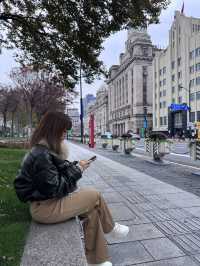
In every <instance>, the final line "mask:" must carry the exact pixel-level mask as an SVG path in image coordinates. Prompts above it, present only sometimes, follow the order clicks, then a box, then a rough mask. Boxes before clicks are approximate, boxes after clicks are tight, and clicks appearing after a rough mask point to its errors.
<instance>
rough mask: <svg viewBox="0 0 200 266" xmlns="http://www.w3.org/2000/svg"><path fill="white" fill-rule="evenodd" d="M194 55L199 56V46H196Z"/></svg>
mask: <svg viewBox="0 0 200 266" xmlns="http://www.w3.org/2000/svg"><path fill="white" fill-rule="evenodd" d="M195 55H196V56H200V47H198V48H196V50H195Z"/></svg>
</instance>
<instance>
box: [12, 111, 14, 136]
mask: <svg viewBox="0 0 200 266" xmlns="http://www.w3.org/2000/svg"><path fill="white" fill-rule="evenodd" d="M13 129H14V112H12V116H11V137H14V130H13Z"/></svg>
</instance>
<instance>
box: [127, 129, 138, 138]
mask: <svg viewBox="0 0 200 266" xmlns="http://www.w3.org/2000/svg"><path fill="white" fill-rule="evenodd" d="M127 135H129V136H130V137H131V138H132V139H134V140H140V135H139V134H136V133H133V132H132V131H131V130H128V132H127Z"/></svg>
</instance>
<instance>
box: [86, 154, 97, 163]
mask: <svg viewBox="0 0 200 266" xmlns="http://www.w3.org/2000/svg"><path fill="white" fill-rule="evenodd" d="M96 158H97V156H96V155H95V156H92V157H91V158H90V159H89V160H88V161H89V162H93V161H95V160H96Z"/></svg>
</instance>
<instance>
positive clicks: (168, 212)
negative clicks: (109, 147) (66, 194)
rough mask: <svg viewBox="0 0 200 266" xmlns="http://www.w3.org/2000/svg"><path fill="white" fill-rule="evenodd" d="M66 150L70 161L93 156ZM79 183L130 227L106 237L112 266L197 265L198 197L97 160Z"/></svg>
mask: <svg viewBox="0 0 200 266" xmlns="http://www.w3.org/2000/svg"><path fill="white" fill-rule="evenodd" d="M69 145H70V149H71V159H75V160H77V159H87V158H90V157H91V156H92V155H94V154H95V153H94V152H93V151H92V150H87V149H84V148H83V146H79V145H75V144H71V143H70V144H69ZM166 170H167V168H166ZM79 184H80V186H81V187H83V186H84V187H93V188H95V189H97V190H99V191H100V192H101V193H102V195H103V196H104V198H105V200H106V201H107V203H108V206H109V208H110V210H111V212H112V215H113V218H114V220H115V221H119V222H120V223H122V224H126V225H129V227H130V232H129V234H128V236H127V237H126V238H124V239H113V238H111V237H109V235H107V236H106V238H107V241H108V246H109V252H110V256H111V261H112V263H113V266H130V265H137V266H197V265H199V266H200V218H198V217H200V198H198V197H197V196H194V195H193V194H191V193H189V192H186V191H183V190H181V189H179V188H177V187H174V186H172V185H169V184H167V183H164V182H162V181H160V180H157V179H155V178H153V177H151V176H149V175H146V174H144V173H141V172H139V171H137V170H135V169H133V168H129V167H127V166H125V165H123V164H120V163H118V162H115V161H112V160H110V159H108V158H106V157H103V156H101V155H97V160H96V161H95V162H93V163H91V165H90V167H89V168H88V169H87V170H86V171H85V172H84V176H83V178H82V179H81V181H80V182H79Z"/></svg>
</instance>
